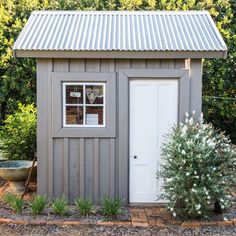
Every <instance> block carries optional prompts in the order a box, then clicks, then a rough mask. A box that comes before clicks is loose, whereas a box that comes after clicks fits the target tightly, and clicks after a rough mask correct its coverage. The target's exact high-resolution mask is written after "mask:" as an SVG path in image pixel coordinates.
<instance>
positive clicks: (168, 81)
mask: <svg viewBox="0 0 236 236" xmlns="http://www.w3.org/2000/svg"><path fill="white" fill-rule="evenodd" d="M13 49H14V55H15V56H16V57H33V58H36V59H37V106H38V128H37V146H38V193H39V194H46V195H48V196H50V197H58V196H61V195H62V194H64V195H65V196H66V197H68V198H69V199H70V200H71V201H73V199H75V198H76V197H78V196H80V197H90V198H92V199H93V200H94V202H95V203H97V202H98V200H99V199H100V198H101V197H103V196H111V197H114V196H119V197H121V198H122V199H124V200H125V202H126V203H153V202H157V195H158V194H159V193H160V192H161V191H162V189H161V181H158V180H157V179H156V176H155V174H156V171H157V169H158V168H159V167H160V163H161V149H160V148H161V144H162V142H163V135H164V134H165V133H166V132H167V131H168V129H169V128H170V126H171V125H173V123H176V122H179V121H181V120H183V119H184V117H185V112H191V111H193V110H195V111H196V114H200V112H201V103H202V98H201V97H202V58H221V57H224V56H226V53H227V47H226V45H225V43H224V41H223V39H222V37H221V35H220V33H219V32H218V30H217V28H216V26H215V24H214V22H213V20H212V18H211V16H210V15H209V13H208V12H206V11H185V12H171V11H166V12H165V11H163V12H162V11H142V12H141V11H135V12H125V11H119V12H113V11H36V12H33V13H32V14H31V16H30V18H29V20H28V22H27V23H26V25H25V27H24V28H23V30H22V32H21V33H20V35H19V37H18V39H17V40H16V42H15V44H14V48H13ZM158 201H161V200H158Z"/></svg>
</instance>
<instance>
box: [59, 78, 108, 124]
mask: <svg viewBox="0 0 236 236" xmlns="http://www.w3.org/2000/svg"><path fill="white" fill-rule="evenodd" d="M67 85H71V86H74V85H75V86H76V85H82V86H83V103H82V104H66V86H67ZM86 85H95V86H96V85H99V86H102V87H103V104H86V91H85V87H86ZM62 101H63V102H62V106H63V107H62V111H63V117H62V122H63V127H65V128H80V127H85V128H99V127H106V83H105V82H63V83H62ZM67 106H76V107H79V106H80V107H83V124H82V125H80V124H66V107H67ZM87 106H88V107H102V108H103V124H102V125H86V124H85V122H86V107H87Z"/></svg>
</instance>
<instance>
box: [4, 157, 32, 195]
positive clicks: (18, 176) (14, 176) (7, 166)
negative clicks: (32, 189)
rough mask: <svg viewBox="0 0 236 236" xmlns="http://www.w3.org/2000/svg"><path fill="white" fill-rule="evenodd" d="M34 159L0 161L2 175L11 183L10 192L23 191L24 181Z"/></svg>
mask: <svg viewBox="0 0 236 236" xmlns="http://www.w3.org/2000/svg"><path fill="white" fill-rule="evenodd" d="M31 166H32V161H4V162H0V177H1V178H2V179H4V180H7V181H8V182H9V184H10V189H9V191H10V192H13V193H22V192H23V191H24V189H25V186H24V183H25V181H26V179H27V177H28V175H29V171H30V168H31Z"/></svg>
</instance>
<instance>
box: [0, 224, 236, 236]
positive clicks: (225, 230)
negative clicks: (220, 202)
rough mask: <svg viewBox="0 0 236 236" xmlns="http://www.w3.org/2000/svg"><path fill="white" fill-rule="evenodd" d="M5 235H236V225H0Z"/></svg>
mask: <svg viewBox="0 0 236 236" xmlns="http://www.w3.org/2000/svg"><path fill="white" fill-rule="evenodd" d="M0 234H1V235H3V234H5V235H16V236H17V235H91V236H92V235H104V236H105V235H142V236H149V235H160V236H162V235H163V236H165V235H174V236H176V235H181V236H185V235H186V236H188V235H191V236H192V235H193V236H195V235H197V236H199V235H211V236H213V235H214V236H222V235H230V236H234V235H236V227H221V228H220V227H205V228H202V229H194V230H193V229H185V228H181V227H167V228H165V229H158V228H140V227H120V226H113V227H103V226H90V227H89V226H65V227H59V226H22V225H21V226H19V225H14V224H9V225H0Z"/></svg>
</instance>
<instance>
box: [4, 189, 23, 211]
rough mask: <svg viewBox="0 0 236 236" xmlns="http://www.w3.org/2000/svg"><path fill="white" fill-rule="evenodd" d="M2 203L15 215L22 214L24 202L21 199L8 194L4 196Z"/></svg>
mask: <svg viewBox="0 0 236 236" xmlns="http://www.w3.org/2000/svg"><path fill="white" fill-rule="evenodd" d="M3 201H4V202H5V203H7V204H8V205H9V206H10V208H11V209H12V210H13V211H15V212H17V213H20V212H22V210H23V207H24V200H23V199H21V198H20V197H17V196H15V195H13V194H10V193H8V194H6V195H4V197H3Z"/></svg>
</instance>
